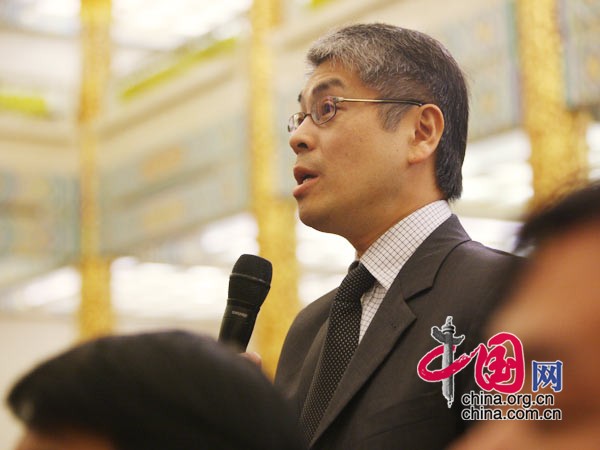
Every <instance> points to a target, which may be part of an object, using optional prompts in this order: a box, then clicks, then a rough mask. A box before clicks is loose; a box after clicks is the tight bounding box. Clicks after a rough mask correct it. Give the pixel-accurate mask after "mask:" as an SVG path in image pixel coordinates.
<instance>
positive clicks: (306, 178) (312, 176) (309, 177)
mask: <svg viewBox="0 0 600 450" xmlns="http://www.w3.org/2000/svg"><path fill="white" fill-rule="evenodd" d="M313 178H317V177H316V176H315V175H306V176H304V177H302V180H300V183H298V184H304V183H305V182H306V181H308V180H311V179H313Z"/></svg>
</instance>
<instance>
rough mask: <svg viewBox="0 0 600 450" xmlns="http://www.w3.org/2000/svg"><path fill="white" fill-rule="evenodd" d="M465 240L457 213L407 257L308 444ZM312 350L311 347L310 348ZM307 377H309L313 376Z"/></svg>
mask: <svg viewBox="0 0 600 450" xmlns="http://www.w3.org/2000/svg"><path fill="white" fill-rule="evenodd" d="M468 240H470V238H469V236H468V235H467V234H466V232H465V231H464V229H463V228H462V226H461V225H460V223H459V221H458V219H457V218H456V216H454V215H453V216H451V217H450V218H449V219H448V220H447V221H446V222H444V223H443V224H442V225H440V226H439V227H438V228H437V229H436V230H435V231H434V232H433V233H432V234H431V235H430V236H429V237H428V238H427V239H426V240H425V241H424V242H423V244H421V246H420V247H419V248H418V249H417V250H416V252H415V253H414V255H413V256H411V257H410V258H409V260H408V261H407V262H406V264H405V265H404V267H403V268H402V270H401V271H400V273H399V274H398V276H397V277H396V280H395V281H394V283H393V284H392V286H391V287H390V290H389V291H388V292H387V294H386V296H385V297H384V299H383V301H382V303H381V306H380V307H379V309H378V311H377V313H376V314H375V317H374V318H373V321H372V322H371V325H370V326H369V328H368V329H367V332H366V333H365V335H364V337H363V339H362V341H361V343H360V345H359V346H358V348H357V349H356V353H355V354H354V357H353V358H352V360H351V361H350V364H349V365H348V369H347V370H346V373H345V374H344V376H343V377H342V379H341V380H340V384H339V386H338V389H337V390H336V391H335V393H334V394H333V397H332V399H331V402H330V403H329V406H328V408H327V409H326V410H325V413H324V415H323V418H322V420H321V423H320V424H319V427H318V428H317V430H316V432H315V435H314V437H313V440H312V442H311V446H312V445H313V444H314V443H315V442H316V441H317V439H318V438H319V437H320V436H321V435H322V434H323V433H324V432H325V430H326V429H327V428H328V427H329V426H330V425H331V424H332V423H333V421H334V420H335V418H336V417H337V416H338V415H339V414H340V413H341V411H342V410H343V409H344V407H345V406H346V405H347V404H348V403H349V402H350V400H351V399H352V398H353V397H354V396H355V395H356V393H357V392H358V391H359V390H360V388H361V387H362V386H363V385H364V384H365V383H366V382H367V380H368V379H369V377H370V376H371V375H372V374H373V372H375V370H376V369H377V367H379V365H380V364H381V363H382V362H383V361H384V359H385V358H386V357H387V355H388V354H389V353H390V352H391V351H392V350H393V348H394V347H395V345H396V342H397V341H398V339H399V338H400V336H401V335H402V333H404V331H405V330H406V329H407V328H408V327H409V326H410V324H411V323H413V321H415V320H416V319H417V317H416V316H415V314H414V313H413V311H412V310H411V308H410V307H409V306H408V304H407V301H409V300H410V299H411V298H413V297H415V296H416V295H417V294H419V293H420V292H422V291H424V290H427V289H429V288H430V287H431V286H432V285H433V282H434V280H435V275H436V274H437V272H438V270H439V268H440V266H441V265H442V263H443V261H444V259H445V258H446V256H447V255H448V254H449V253H450V252H451V251H452V249H454V248H455V247H456V246H458V245H460V244H461V243H463V242H465V241H468ZM326 323H327V322H326ZM324 327H325V328H322V329H321V332H322V333H321V332H320V333H319V336H322V337H321V339H320V340H319V343H320V347H318V348H319V351H316V353H317V359H318V355H319V353H320V348H321V347H322V344H323V339H324V338H325V332H326V324H325V325H324ZM315 343H316V342H315ZM312 351H313V348H311V352H312ZM314 364H315V365H314V366H312V365H311V367H313V368H314V367H316V362H315V363H314ZM415 370H416V369H415ZM309 378H310V380H312V376H310V377H309ZM310 380H309V383H310ZM307 389H308V388H307Z"/></svg>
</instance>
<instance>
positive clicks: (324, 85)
mask: <svg viewBox="0 0 600 450" xmlns="http://www.w3.org/2000/svg"><path fill="white" fill-rule="evenodd" d="M333 86H336V87H345V86H346V85H345V84H344V82H343V81H342V80H340V79H339V78H329V79H326V80H323V81H321V82H320V83H319V84H317V85H316V86H315V87H313V88H312V89H311V92H310V95H311V96H312V97H314V96H315V95H317V94H319V93H321V92H323V91H326V90H327V89H329V88H331V87H333ZM303 99H304V98H303V97H302V92H300V93H299V94H298V103H300V104H302V100H303Z"/></svg>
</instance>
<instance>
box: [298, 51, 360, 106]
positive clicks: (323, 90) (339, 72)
mask: <svg viewBox="0 0 600 450" xmlns="http://www.w3.org/2000/svg"><path fill="white" fill-rule="evenodd" d="M359 86H360V87H362V86H364V85H363V83H362V82H361V80H360V78H359V77H358V76H357V75H356V74H354V73H353V72H352V71H350V70H347V69H345V68H344V67H343V66H342V65H340V64H335V63H334V62H332V61H326V62H324V63H322V64H320V65H319V66H317V67H316V68H315V69H314V70H313V72H312V73H311V75H310V77H309V78H308V80H307V81H306V85H305V86H304V89H302V91H300V94H299V95H298V102H299V103H300V105H301V106H302V107H306V106H308V105H310V104H312V102H314V101H315V99H318V98H319V97H323V96H325V95H342V94H344V91H345V90H347V89H349V88H351V87H359Z"/></svg>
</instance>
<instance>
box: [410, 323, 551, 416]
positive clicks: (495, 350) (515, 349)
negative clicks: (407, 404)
mask: <svg viewBox="0 0 600 450" xmlns="http://www.w3.org/2000/svg"><path fill="white" fill-rule="evenodd" d="M455 332H456V327H455V326H454V325H453V324H452V316H448V317H447V318H446V323H445V324H444V325H443V326H442V328H441V329H440V328H438V327H436V326H434V327H432V328H431V336H432V337H433V338H434V339H435V340H436V341H438V342H440V345H439V346H437V347H435V348H433V349H432V350H431V351H429V352H428V353H427V354H426V355H425V356H423V358H421V360H420V361H419V364H418V365H417V373H418V374H419V377H421V379H423V380H424V381H427V382H430V383H433V382H438V381H441V382H442V394H443V395H444V397H445V398H446V400H447V402H448V408H450V407H451V406H452V402H453V401H454V375H455V374H456V373H458V372H460V371H461V370H463V369H464V368H465V367H466V366H467V365H468V364H469V362H471V360H472V359H473V358H475V357H476V360H475V381H476V383H477V385H478V386H479V387H480V388H481V389H483V390H485V391H491V390H496V391H498V392H500V393H503V394H514V393H517V392H519V391H520V390H521V389H522V388H523V384H524V383H525V355H524V352H523V344H522V343H521V340H520V339H519V338H518V337H517V336H515V335H514V334H511V333H505V332H504V333H498V334H496V335H494V336H492V337H491V338H490V339H489V340H488V341H487V346H486V345H484V344H479V345H478V346H477V347H476V348H475V350H473V351H472V352H471V353H463V354H462V355H461V356H459V357H458V358H457V359H454V352H455V350H456V346H457V345H460V344H461V343H462V342H463V340H464V338H465V336H464V335H461V336H455ZM509 354H511V355H510V356H509ZM440 356H442V368H441V369H437V370H430V369H429V365H430V363H431V362H433V361H434V360H435V359H437V358H438V357H440ZM541 373H543V374H544V377H540V383H546V382H547V380H548V379H549V378H550V373H551V371H542V372H541Z"/></svg>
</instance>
